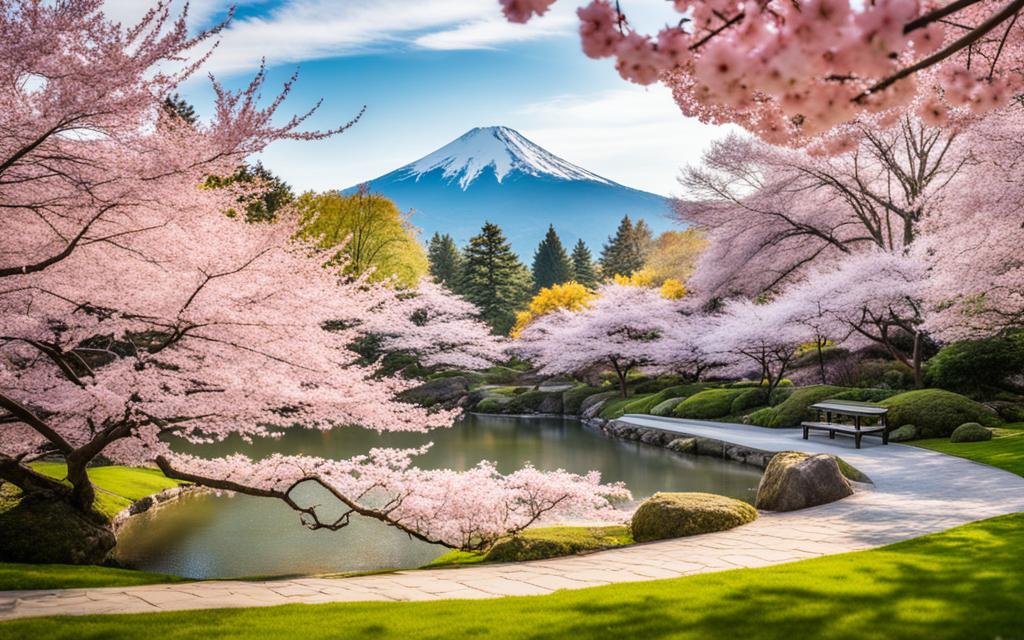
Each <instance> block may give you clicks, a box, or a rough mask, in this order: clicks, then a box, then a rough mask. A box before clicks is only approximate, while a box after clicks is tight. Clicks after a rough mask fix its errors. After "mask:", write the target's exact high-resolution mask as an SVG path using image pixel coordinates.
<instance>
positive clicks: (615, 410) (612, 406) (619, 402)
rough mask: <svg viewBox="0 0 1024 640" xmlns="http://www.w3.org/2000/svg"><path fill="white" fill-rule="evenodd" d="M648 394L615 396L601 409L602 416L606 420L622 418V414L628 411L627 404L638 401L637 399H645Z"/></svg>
mask: <svg viewBox="0 0 1024 640" xmlns="http://www.w3.org/2000/svg"><path fill="white" fill-rule="evenodd" d="M646 397H647V396H629V397H628V398H621V397H615V398H611V399H609V400H608V402H606V403H604V407H603V408H602V409H601V417H602V418H604V419H605V420H614V419H615V418H621V417H622V414H624V413H626V406H627V405H629V404H632V403H634V402H636V401H637V400H643V399H644V398H646Z"/></svg>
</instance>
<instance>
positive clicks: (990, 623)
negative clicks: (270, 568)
mask: <svg viewBox="0 0 1024 640" xmlns="http://www.w3.org/2000/svg"><path fill="white" fill-rule="evenodd" d="M146 636H149V637H154V636H155V637H160V638H161V640H174V639H182V640H184V639H186V638H188V639H191V638H234V639H243V638H253V639H258V640H263V639H264V638H273V637H292V638H303V639H315V638H349V637H350V638H467V637H468V638H534V639H537V640H542V639H548V638H550V639H552V640H554V639H561V638H580V639H584V638H585V639H591V638H613V639H615V640H622V639H624V638H694V639H697V638H700V639H706V638H745V639H746V638H750V639H760V638H784V639H786V640H793V639H796V638H810V637H815V638H835V639H846V638H849V639H851V640H852V639H856V640H874V639H878V640H899V639H901V638H906V639H914V640H917V639H921V638H929V639H945V638H1003V639H1005V640H1008V639H1010V638H1021V637H1024V514H1015V515H1011V516H1004V517H1000V518H994V519H992V520H986V521H983V522H978V523H973V524H969V525H966V526H963V527H958V528H956V529H952V530H950V531H946V532H943V533H939V534H935V535H931V536H925V537H923V538H918V539H916V540H910V541H906V542H901V543H899V544H895V545H891V546H888V547H884V548H881V549H875V550H871V551H863V552H858V553H850V554H843V555H837V556H829V557H825V558H817V559H814V560H805V561H802V562H794V563H791V564H785V565H778V566H774V567H766V568H763V569H742V570H736V571H728V572H722V573H712V574H705V575H699V576H693V577H689V578H678V579H673V580H659V581H655V582H641V583H630V584H621V585H611V586H607V587H598V588H591V589H582V590H578V591H562V592H559V593H556V594H553V595H550V596H539V597H526V598H502V599H499V600H490V601H472V600H469V601H442V602H421V603H394V602H387V603H383V602H382V603H352V604H330V605H290V606H286V607H274V608H267V609H237V610H218V611H196V612H188V611H185V612H176V613H162V614H142V615H125V616H95V617H89V618H75V619H73V620H70V619H60V618H43V619H29V620H16V621H12V622H7V623H3V624H0V640H7V639H11V640H13V639H15V638H19V639H20V638H67V639H69V640H81V639H83V638H104V639H107V638H140V637H146Z"/></svg>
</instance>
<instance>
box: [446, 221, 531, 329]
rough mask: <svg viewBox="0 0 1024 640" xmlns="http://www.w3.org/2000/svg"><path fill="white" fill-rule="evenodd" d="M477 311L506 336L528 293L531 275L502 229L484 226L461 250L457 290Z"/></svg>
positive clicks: (496, 226) (490, 224)
mask: <svg viewBox="0 0 1024 640" xmlns="http://www.w3.org/2000/svg"><path fill="white" fill-rule="evenodd" d="M458 289H459V293H461V294H462V295H463V296H464V297H465V298H466V299H467V300H469V301H470V302H472V303H473V304H475V305H476V306H478V307H479V308H480V311H481V317H482V318H483V320H484V321H485V322H487V324H489V325H490V326H491V328H492V329H493V330H494V331H495V332H497V333H502V334H504V333H508V331H509V329H511V328H512V325H513V324H514V323H515V319H516V310H517V309H519V308H520V307H522V306H523V304H525V303H526V300H527V299H528V298H529V294H530V273H529V271H527V270H526V267H524V266H523V264H522V263H521V262H520V261H519V258H517V257H516V254H515V253H513V251H512V247H511V246H510V245H509V243H508V240H506V239H505V234H504V233H502V231H501V227H499V226H498V225H496V224H493V223H491V222H486V223H484V226H483V228H482V229H481V230H480V233H479V234H478V235H475V236H473V237H472V238H470V240H469V244H468V245H467V246H466V248H465V249H464V250H463V267H462V278H461V282H460V285H459V287H458Z"/></svg>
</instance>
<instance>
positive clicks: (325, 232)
mask: <svg viewBox="0 0 1024 640" xmlns="http://www.w3.org/2000/svg"><path fill="white" fill-rule="evenodd" d="M296 205H297V206H298V208H299V211H300V213H301V214H302V227H301V229H300V231H299V235H300V236H302V237H306V238H315V239H318V240H317V241H318V243H319V245H320V246H321V247H323V248H325V249H331V248H333V247H338V251H337V252H336V253H335V254H334V255H333V256H332V257H331V260H330V262H335V263H341V262H342V261H344V260H348V264H347V266H346V268H345V270H346V272H349V273H352V274H360V273H364V272H366V271H367V270H369V269H373V275H372V276H371V279H373V280H383V279H385V278H390V277H394V278H395V279H396V280H397V283H398V284H399V285H402V286H414V285H415V284H416V283H417V282H418V281H419V279H420V278H421V277H423V276H424V275H426V273H427V254H426V252H425V251H424V249H423V246H422V245H421V244H420V241H419V233H418V231H417V229H416V228H415V227H414V226H413V225H412V224H411V223H410V222H409V218H408V216H407V215H405V214H403V213H402V212H401V211H399V209H398V206H396V205H395V203H394V202H392V201H391V200H390V199H388V198H386V197H384V196H383V195H381V194H379V193H370V192H369V190H368V189H367V188H366V187H365V186H362V187H360V188H359V189H358V190H357V191H356V192H355V193H352V194H342V193H338V192H336V191H326V192H324V193H314V192H307V193H304V194H302V195H301V196H299V199H298V201H297V202H296ZM346 239H347V240H348V242H346Z"/></svg>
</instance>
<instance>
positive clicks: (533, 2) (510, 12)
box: [499, 0, 555, 23]
mask: <svg viewBox="0 0 1024 640" xmlns="http://www.w3.org/2000/svg"><path fill="white" fill-rule="evenodd" d="M499 2H501V10H502V11H503V12H504V13H505V17H506V18H508V20H509V22H518V23H523V22H526V21H528V20H529V19H530V18H532V17H533V16H534V15H538V16H542V15H544V14H545V13H547V10H548V8H550V7H551V5H553V4H554V3H555V0H499Z"/></svg>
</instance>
